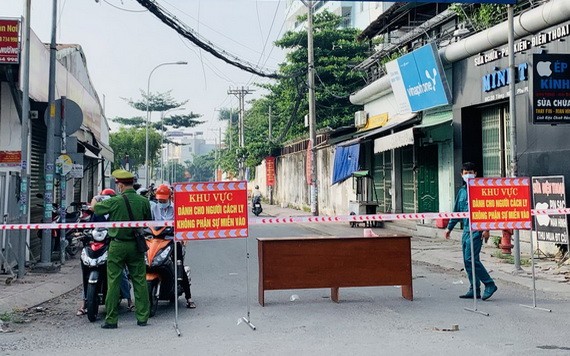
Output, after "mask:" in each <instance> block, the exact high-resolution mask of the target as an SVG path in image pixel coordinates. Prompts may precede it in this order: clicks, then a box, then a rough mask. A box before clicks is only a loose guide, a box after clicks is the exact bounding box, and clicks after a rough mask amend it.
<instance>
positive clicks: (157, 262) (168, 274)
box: [145, 226, 190, 317]
mask: <svg viewBox="0 0 570 356" xmlns="http://www.w3.org/2000/svg"><path fill="white" fill-rule="evenodd" d="M145 233H146V237H147V240H146V244H147V246H148V251H147V252H146V255H145V262H146V281H147V286H148V297H149V301H150V316H151V317H152V316H154V315H155V314H156V311H157V309H158V302H159V301H160V300H168V301H169V302H171V303H172V302H175V301H177V300H178V297H180V296H181V295H182V284H181V282H182V278H175V274H174V248H176V246H175V243H174V239H173V237H174V229H173V228H172V227H169V226H168V227H157V228H154V227H147V228H146V229H145ZM182 260H183V258H182ZM178 267H179V269H178V273H179V276H181V273H189V270H188V269H185V268H184V267H183V266H182V265H179V266H178ZM177 277H178V276H177ZM188 278H190V276H188ZM175 281H176V283H177V284H178V293H177V295H175V294H174V291H175V288H174V287H175V284H174V283H175Z"/></svg>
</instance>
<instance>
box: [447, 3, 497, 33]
mask: <svg viewBox="0 0 570 356" xmlns="http://www.w3.org/2000/svg"><path fill="white" fill-rule="evenodd" d="M450 9H451V10H453V11H454V12H455V13H456V14H457V16H459V19H460V20H461V21H464V22H469V23H470V24H472V25H473V26H474V27H476V29H477V30H484V29H487V28H489V27H492V26H494V25H496V24H498V23H500V22H501V21H502V20H503V19H504V18H505V17H506V15H507V7H506V6H505V5H501V4H472V5H469V6H465V5H461V4H453V5H451V6H450Z"/></svg>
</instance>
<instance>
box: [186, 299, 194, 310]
mask: <svg viewBox="0 0 570 356" xmlns="http://www.w3.org/2000/svg"><path fill="white" fill-rule="evenodd" d="M186 308H188V309H196V303H194V302H193V301H192V300H187V301H186Z"/></svg>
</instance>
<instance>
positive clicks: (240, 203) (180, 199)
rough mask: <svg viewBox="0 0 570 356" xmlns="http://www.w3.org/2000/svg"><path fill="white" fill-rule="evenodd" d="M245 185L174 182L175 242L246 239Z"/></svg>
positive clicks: (234, 183) (243, 182) (238, 183)
mask: <svg viewBox="0 0 570 356" xmlns="http://www.w3.org/2000/svg"><path fill="white" fill-rule="evenodd" d="M247 202H248V199H247V182H245V181H239V182H204V183H176V184H175V185H174V231H175V233H174V238H175V240H198V239H225V238H237V237H247V236H248V221H247Z"/></svg>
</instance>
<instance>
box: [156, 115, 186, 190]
mask: <svg viewBox="0 0 570 356" xmlns="http://www.w3.org/2000/svg"><path fill="white" fill-rule="evenodd" d="M177 110H186V108H172V109H168V110H166V111H162V112H161V113H160V181H161V182H162V183H164V150H163V149H162V145H163V144H164V117H165V116H166V114H168V112H169V111H177ZM166 147H167V149H168V146H166ZM166 155H167V156H168V152H167V153H166Z"/></svg>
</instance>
